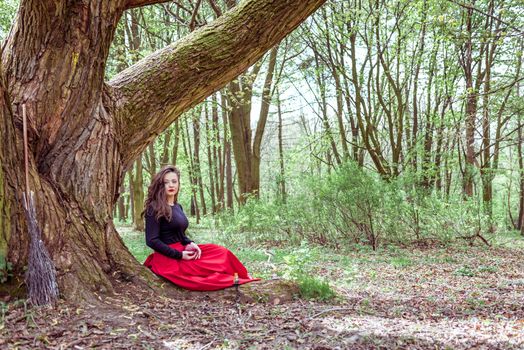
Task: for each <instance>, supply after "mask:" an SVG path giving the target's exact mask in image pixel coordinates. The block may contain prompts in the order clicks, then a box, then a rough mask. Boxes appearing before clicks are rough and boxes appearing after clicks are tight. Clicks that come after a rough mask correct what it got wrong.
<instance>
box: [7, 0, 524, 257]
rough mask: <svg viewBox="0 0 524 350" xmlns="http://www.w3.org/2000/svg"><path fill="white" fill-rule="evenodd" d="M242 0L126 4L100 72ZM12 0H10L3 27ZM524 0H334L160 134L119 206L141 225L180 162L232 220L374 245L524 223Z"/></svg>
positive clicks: (487, 233)
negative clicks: (152, 184)
mask: <svg viewBox="0 0 524 350" xmlns="http://www.w3.org/2000/svg"><path fill="white" fill-rule="evenodd" d="M234 4H235V2H234V1H225V2H221V1H217V0H209V1H172V2H169V3H165V4H159V5H154V6H148V7H143V8H138V9H132V10H129V11H126V12H125V14H124V16H123V17H122V19H121V20H120V23H119V26H118V29H117V32H116V35H115V38H114V40H113V45H112V49H111V50H112V51H111V54H110V57H109V60H108V65H107V67H106V75H107V77H108V78H111V77H112V76H114V75H115V74H116V73H118V72H120V71H122V70H123V69H125V68H126V67H128V66H130V65H132V64H133V63H135V62H137V61H138V60H140V59H141V58H143V57H145V56H146V55H148V54H150V53H151V52H154V51H155V50H157V49H159V48H161V47H164V46H166V45H169V44H170V43H173V42H175V41H177V40H179V39H180V38H182V37H183V36H185V35H186V34H187V33H188V32H190V31H193V30H194V29H196V28H198V27H200V26H202V25H204V24H206V23H208V22H211V21H212V20H213V19H215V18H216V17H218V16H220V15H221V14H222V13H223V12H224V11H226V10H227V8H230V7H232V6H234ZM17 5H18V4H17V1H14V0H13V1H3V2H1V5H0V6H1V7H0V19H1V29H0V35H1V38H3V37H5V36H6V35H7V31H8V29H9V27H10V24H11V20H12V17H13V16H14V14H15V12H16V8H17ZM523 14H524V6H523V5H522V3H521V2H520V1H518V0H509V1H475V2H474V3H471V4H461V3H458V2H454V1H452V0H442V1H440V0H438V1H431V0H421V1H370V2H362V1H329V2H328V3H327V4H325V5H324V6H323V7H322V8H321V9H320V10H319V11H317V13H315V15H314V16H312V17H311V18H309V19H308V20H307V22H306V23H304V24H303V25H302V26H301V27H300V28H299V29H298V30H296V31H295V32H293V33H292V35H290V36H288V37H287V38H286V39H285V40H284V41H283V42H281V43H280V44H279V45H278V46H276V47H274V48H273V49H272V50H271V51H270V52H269V53H268V54H266V56H265V57H264V58H263V59H262V60H261V61H259V62H258V63H257V64H255V65H254V66H252V67H251V68H250V69H248V70H247V71H245V72H243V73H242V74H241V75H240V76H239V77H238V78H237V79H236V80H234V81H233V82H231V83H230V84H228V86H227V87H226V88H224V89H222V90H220V91H217V92H216V93H215V94H213V95H212V96H210V97H209V98H207V99H206V100H205V101H204V102H202V103H200V104H198V105H197V106H195V107H194V108H193V109H192V110H190V111H189V112H188V113H185V115H183V116H182V117H181V118H179V119H178V120H177V121H176V122H175V123H174V124H173V125H172V126H171V127H170V128H168V129H167V130H166V131H165V132H164V133H162V134H161V135H158V137H157V139H156V141H155V142H154V144H151V145H150V146H149V147H148V149H147V150H146V152H144V153H143V154H142V155H141V157H140V158H139V159H138V160H137V161H136V162H135V164H134V166H133V167H132V169H129V170H128V171H127V176H126V181H125V183H124V185H123V187H122V188H121V190H120V191H121V196H120V199H119V203H118V207H117V209H116V211H115V219H116V220H118V221H120V222H121V223H132V224H133V226H134V228H135V229H136V230H143V225H144V224H143V219H142V218H141V215H140V214H141V212H142V210H143V201H144V192H146V191H147V184H148V183H149V180H150V178H151V175H152V174H154V173H155V172H156V171H158V170H159V169H160V167H162V166H163V165H165V164H176V165H177V166H178V167H179V168H180V169H181V170H182V174H183V175H182V184H183V190H182V192H181V198H180V202H181V203H182V205H183V206H184V208H186V211H187V212H188V213H190V214H191V216H192V217H194V218H195V222H196V223H197V224H198V223H200V222H201V220H208V221H209V222H210V223H211V224H213V225H215V226H216V227H218V228H220V229H221V230H223V231H226V232H231V233H232V232H249V233H251V234H255V233H256V234H257V235H258V236H264V235H265V236H266V238H271V239H272V240H286V241H288V240H291V241H294V242H301V241H302V240H307V241H309V242H315V243H319V244H322V245H332V246H338V245H341V244H344V245H345V244H350V243H356V244H361V245H369V246H371V247H372V248H373V249H376V248H377V247H378V246H380V245H381V244H384V243H407V244H409V243H414V242H417V243H423V242H428V241H432V240H438V241H450V240H455V239H463V240H465V241H466V242H468V243H472V241H474V240H477V239H478V240H480V241H482V242H484V243H485V244H488V245H489V244H490V241H491V240H493V239H494V237H495V236H497V235H507V234H508V233H509V234H510V235H511V234H512V233H511V232H514V233H513V234H514V235H517V232H520V234H521V235H524V227H523V223H524V172H523V167H524V158H523V157H524V155H523V152H524V151H523V142H524V141H523V131H522V118H523V117H522V115H523V111H524V97H523V91H522V87H521V86H522V81H523V78H522V76H523V75H522V61H523V49H524V31H523V30H522V28H523V27H524V23H523V20H522V18H524V17H523ZM515 231H517V232H515ZM258 236H257V237H258ZM253 237H255V236H253Z"/></svg>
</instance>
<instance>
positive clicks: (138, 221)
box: [133, 159, 144, 231]
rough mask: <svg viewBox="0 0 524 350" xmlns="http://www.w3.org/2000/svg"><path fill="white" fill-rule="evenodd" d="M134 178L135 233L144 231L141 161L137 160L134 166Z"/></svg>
mask: <svg viewBox="0 0 524 350" xmlns="http://www.w3.org/2000/svg"><path fill="white" fill-rule="evenodd" d="M135 169H136V171H135V177H134V181H133V226H134V228H135V230H137V231H143V230H144V218H143V217H142V211H143V210H144V177H143V171H142V159H138V160H137V161H136V165H135Z"/></svg>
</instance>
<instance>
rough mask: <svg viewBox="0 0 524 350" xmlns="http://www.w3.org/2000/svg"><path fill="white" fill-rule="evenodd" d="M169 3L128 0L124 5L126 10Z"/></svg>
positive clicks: (157, 0) (156, 0) (158, 0)
mask: <svg viewBox="0 0 524 350" xmlns="http://www.w3.org/2000/svg"><path fill="white" fill-rule="evenodd" d="M169 1H170V0H129V1H128V2H127V4H126V10H128V9H132V8H136V7H142V6H147V5H154V4H161V3H163V2H169Z"/></svg>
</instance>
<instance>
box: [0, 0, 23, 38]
mask: <svg viewBox="0 0 524 350" xmlns="http://www.w3.org/2000/svg"><path fill="white" fill-rule="evenodd" d="M18 3H19V1H18V0H2V1H0V41H1V40H4V39H5V38H6V37H7V34H8V33H9V28H11V25H12V23H13V19H14V18H15V15H16V10H17V9H18Z"/></svg>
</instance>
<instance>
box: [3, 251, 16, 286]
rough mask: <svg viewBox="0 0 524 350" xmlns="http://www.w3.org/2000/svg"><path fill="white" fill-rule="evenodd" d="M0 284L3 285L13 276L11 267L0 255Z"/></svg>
mask: <svg viewBox="0 0 524 350" xmlns="http://www.w3.org/2000/svg"><path fill="white" fill-rule="evenodd" d="M0 263H1V264H2V265H0V283H5V282H7V281H8V280H9V278H10V277H12V276H13V265H12V264H11V263H10V262H9V261H7V260H5V259H4V257H3V256H1V255H0Z"/></svg>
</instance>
